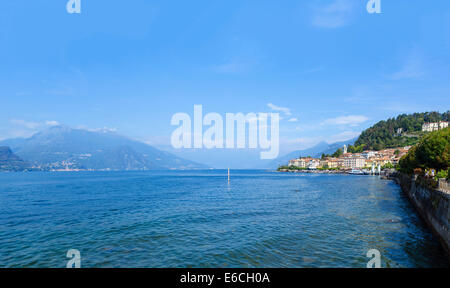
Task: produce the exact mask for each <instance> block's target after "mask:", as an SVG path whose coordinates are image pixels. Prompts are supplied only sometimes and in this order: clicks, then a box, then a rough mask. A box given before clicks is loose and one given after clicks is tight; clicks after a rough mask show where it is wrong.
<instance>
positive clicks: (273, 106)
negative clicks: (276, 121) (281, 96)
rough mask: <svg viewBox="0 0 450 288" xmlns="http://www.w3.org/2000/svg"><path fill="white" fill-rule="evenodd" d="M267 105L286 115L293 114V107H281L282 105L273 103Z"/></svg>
mask: <svg viewBox="0 0 450 288" xmlns="http://www.w3.org/2000/svg"><path fill="white" fill-rule="evenodd" d="M267 107H269V108H270V109H272V110H273V111H280V112H283V113H284V114H285V115H286V116H291V115H292V113H291V109H289V108H287V107H280V106H277V105H274V104H272V103H269V104H267Z"/></svg>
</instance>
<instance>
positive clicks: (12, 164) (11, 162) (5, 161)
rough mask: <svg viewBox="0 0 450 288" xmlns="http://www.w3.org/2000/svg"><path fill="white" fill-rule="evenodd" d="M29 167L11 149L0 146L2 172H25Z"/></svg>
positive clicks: (0, 169)
mask: <svg viewBox="0 0 450 288" xmlns="http://www.w3.org/2000/svg"><path fill="white" fill-rule="evenodd" d="M28 166H29V165H28V164H27V163H26V162H25V161H23V160H22V159H20V158H19V157H18V156H17V155H15V154H14V153H13V152H12V151H11V149H10V148H9V147H6V146H0V171H23V170H26V169H27V167H28Z"/></svg>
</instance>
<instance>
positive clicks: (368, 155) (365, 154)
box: [361, 151, 377, 159]
mask: <svg viewBox="0 0 450 288" xmlns="http://www.w3.org/2000/svg"><path fill="white" fill-rule="evenodd" d="M376 155H377V152H375V151H364V152H362V153H361V156H362V157H364V158H366V159H370V158H373V157H375V156H376Z"/></svg>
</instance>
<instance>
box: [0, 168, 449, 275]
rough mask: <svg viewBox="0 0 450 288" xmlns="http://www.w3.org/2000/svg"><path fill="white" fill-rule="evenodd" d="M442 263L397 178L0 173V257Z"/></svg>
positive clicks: (3, 262)
mask: <svg viewBox="0 0 450 288" xmlns="http://www.w3.org/2000/svg"><path fill="white" fill-rule="evenodd" d="M69 249H78V250H79V251H80V253H81V266H82V267H362V268H363V267H366V263H367V262H368V261H369V259H368V258H367V257H366V253H367V251H368V250H369V249H378V250H379V251H380V252H381V255H382V266H383V267H449V266H450V264H449V261H448V259H447V257H446V255H445V253H444V251H443V249H442V248H441V247H440V245H439V243H438V242H437V240H436V239H435V238H434V237H433V235H432V234H431V233H430V231H429V230H428V229H427V228H426V226H425V224H424V222H423V221H422V220H421V219H420V218H419V217H418V216H417V215H416V213H415V211H414V209H413V207H412V206H411V204H410V203H409V202H408V200H407V198H405V196H404V195H403V194H402V192H401V190H400V189H399V187H398V186H397V185H395V184H394V183H393V182H390V181H383V180H380V179H379V178H378V177H371V176H346V175H310V174H308V175H306V174H283V173H275V172H267V171H259V170H251V171H250V170H242V171H231V182H230V183H228V182H227V172H226V171H222V170H210V171H146V172H52V173H50V172H48V173H44V172H35V173H0V267H65V266H66V263H67V261H68V260H69V259H68V258H66V253H67V251H68V250H69Z"/></svg>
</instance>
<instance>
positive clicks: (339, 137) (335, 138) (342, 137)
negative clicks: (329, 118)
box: [326, 131, 361, 144]
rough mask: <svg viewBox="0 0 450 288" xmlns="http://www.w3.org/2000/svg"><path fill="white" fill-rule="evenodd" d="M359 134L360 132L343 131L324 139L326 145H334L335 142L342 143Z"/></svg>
mask: <svg viewBox="0 0 450 288" xmlns="http://www.w3.org/2000/svg"><path fill="white" fill-rule="evenodd" d="M360 134H361V132H358V131H344V132H342V133H338V134H334V135H331V136H330V137H328V138H327V139H326V141H327V143H330V144H332V143H336V142H342V141H346V140H350V139H353V138H356V137H358V136H359V135H360Z"/></svg>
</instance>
